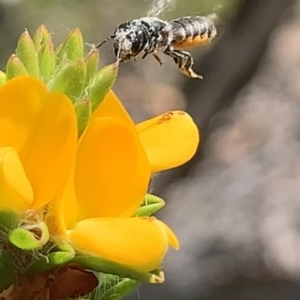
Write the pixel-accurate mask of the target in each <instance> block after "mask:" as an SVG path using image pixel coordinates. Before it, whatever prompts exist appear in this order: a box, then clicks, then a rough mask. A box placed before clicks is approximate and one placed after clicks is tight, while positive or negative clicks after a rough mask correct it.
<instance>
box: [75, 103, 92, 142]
mask: <svg viewBox="0 0 300 300" xmlns="http://www.w3.org/2000/svg"><path fill="white" fill-rule="evenodd" d="M74 108H75V111H76V115H77V131H78V137H80V136H81V135H82V133H83V132H84V130H85V128H86V126H87V125H88V123H89V121H90V118H91V115H92V105H91V101H90V100H89V99H88V98H85V99H82V100H79V101H76V102H75V104H74Z"/></svg>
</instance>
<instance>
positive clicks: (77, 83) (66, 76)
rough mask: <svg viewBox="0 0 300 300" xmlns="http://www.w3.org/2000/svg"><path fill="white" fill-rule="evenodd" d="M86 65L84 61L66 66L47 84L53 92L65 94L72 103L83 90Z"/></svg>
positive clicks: (80, 60)
mask: <svg viewBox="0 0 300 300" xmlns="http://www.w3.org/2000/svg"><path fill="white" fill-rule="evenodd" d="M85 77H86V64H85V61H84V59H79V60H77V61H74V62H71V63H69V64H67V65H66V66H65V67H64V68H63V69H62V70H60V72H59V73H58V74H57V75H56V76H55V77H54V78H53V80H52V81H51V82H50V83H49V86H50V88H51V90H52V91H53V92H62V93H64V94H66V95H67V96H68V97H69V98H70V99H71V100H72V102H74V101H75V100H77V99H78V98H80V96H81V95H82V93H83V90H84V84H85Z"/></svg>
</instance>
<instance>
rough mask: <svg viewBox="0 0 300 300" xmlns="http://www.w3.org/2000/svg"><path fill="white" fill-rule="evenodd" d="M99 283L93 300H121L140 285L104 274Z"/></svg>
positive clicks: (101, 275) (92, 295)
mask: <svg viewBox="0 0 300 300" xmlns="http://www.w3.org/2000/svg"><path fill="white" fill-rule="evenodd" d="M99 282H100V284H99V286H98V287H97V288H96V289H95V291H94V292H93V293H92V294H91V298H92V299H97V300H121V299H123V297H124V296H126V295H128V294H129V293H130V292H131V291H132V290H134V289H136V288H137V286H138V285H139V282H138V281H136V280H132V279H129V278H124V279H121V278H119V277H118V276H114V275H109V274H103V273H102V274H99Z"/></svg>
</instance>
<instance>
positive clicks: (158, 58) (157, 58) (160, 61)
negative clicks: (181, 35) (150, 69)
mask: <svg viewBox="0 0 300 300" xmlns="http://www.w3.org/2000/svg"><path fill="white" fill-rule="evenodd" d="M152 55H153V57H154V58H155V59H156V60H157V61H158V63H159V64H160V66H162V65H163V62H162V60H161V59H160V57H159V56H158V55H157V54H155V53H153V54H152Z"/></svg>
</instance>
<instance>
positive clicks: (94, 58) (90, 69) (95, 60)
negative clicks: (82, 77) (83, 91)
mask: <svg viewBox="0 0 300 300" xmlns="http://www.w3.org/2000/svg"><path fill="white" fill-rule="evenodd" d="M85 63H86V84H85V85H86V86H87V85H88V84H89V83H90V82H91V79H92V78H94V76H95V75H96V72H97V69H98V64H99V51H98V50H97V49H92V50H91V51H90V53H89V54H88V55H87V57H86V58H85Z"/></svg>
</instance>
